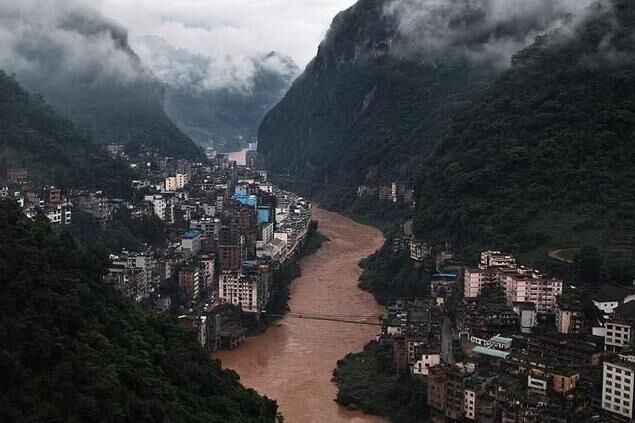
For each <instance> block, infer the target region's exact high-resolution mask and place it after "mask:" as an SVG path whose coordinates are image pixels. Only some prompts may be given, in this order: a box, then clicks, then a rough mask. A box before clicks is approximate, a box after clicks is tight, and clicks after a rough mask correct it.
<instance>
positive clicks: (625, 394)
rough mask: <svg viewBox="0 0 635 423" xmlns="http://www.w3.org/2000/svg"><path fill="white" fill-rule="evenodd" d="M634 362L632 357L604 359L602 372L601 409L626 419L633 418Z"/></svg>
mask: <svg viewBox="0 0 635 423" xmlns="http://www.w3.org/2000/svg"><path fill="white" fill-rule="evenodd" d="M634 394H635V363H633V361H632V357H620V358H612V359H608V360H606V361H604V364H603V372H602V410H605V411H608V412H610V413H613V414H617V415H619V416H622V417H626V418H627V419H632V418H633V401H634V400H635V399H634V398H633V395H634Z"/></svg>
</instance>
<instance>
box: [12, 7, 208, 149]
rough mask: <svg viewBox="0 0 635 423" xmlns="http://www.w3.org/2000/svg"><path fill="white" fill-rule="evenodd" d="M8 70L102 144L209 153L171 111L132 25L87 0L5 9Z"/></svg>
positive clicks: (27, 87)
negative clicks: (135, 42)
mask: <svg viewBox="0 0 635 423" xmlns="http://www.w3.org/2000/svg"><path fill="white" fill-rule="evenodd" d="M0 29H3V31H2V35H1V36H0V42H1V43H2V45H3V49H2V50H1V52H0V68H4V69H5V70H6V71H8V72H10V73H12V74H15V75H16V78H17V80H18V81H19V82H20V83H21V84H22V85H23V86H24V87H25V88H26V89H27V90H29V91H31V92H37V93H41V94H42V95H43V96H44V97H45V98H46V99H47V101H48V102H50V103H51V104H52V105H53V106H55V107H57V108H58V109H60V110H61V111H62V112H64V113H65V114H67V115H68V116H69V117H70V118H71V119H73V120H74V121H75V122H76V123H78V124H80V125H81V126H83V127H84V128H86V129H88V130H89V131H90V132H91V133H92V135H93V138H94V139H95V140H96V141H98V142H100V143H124V144H128V145H129V146H130V149H131V151H134V150H135V149H138V147H140V146H141V145H142V144H145V145H147V146H151V147H156V148H158V149H159V150H160V151H161V152H163V153H166V154H171V155H179V156H184V157H198V156H200V155H201V152H200V151H199V149H198V148H197V147H196V145H195V144H194V143H193V142H192V141H191V140H190V139H189V138H188V137H187V136H185V135H184V134H183V133H182V132H181V131H180V130H179V129H178V128H177V127H176V126H175V125H174V123H173V122H172V121H171V120H170V119H169V118H168V117H167V116H166V114H165V111H164V109H163V102H164V97H165V91H164V87H163V86H162V84H161V83H160V81H159V80H158V79H157V78H156V77H155V76H154V75H152V73H151V72H150V71H148V70H147V69H146V68H145V67H144V66H143V64H142V63H141V62H140V60H139V58H138V57H137V55H136V54H135V53H134V51H133V50H132V49H131V48H130V46H129V44H128V37H127V33H126V31H125V29H123V28H121V27H120V26H119V25H118V24H116V23H115V22H112V21H110V20H108V19H107V18H105V17H103V16H102V15H101V14H99V12H97V11H96V10H95V9H92V8H91V7H89V6H87V5H83V6H82V5H81V4H80V2H60V3H59V4H57V3H56V4H52V3H46V2H44V3H43V2H39V1H33V0H28V1H25V2H18V3H12V4H8V5H6V6H3V7H2V8H1V9H0Z"/></svg>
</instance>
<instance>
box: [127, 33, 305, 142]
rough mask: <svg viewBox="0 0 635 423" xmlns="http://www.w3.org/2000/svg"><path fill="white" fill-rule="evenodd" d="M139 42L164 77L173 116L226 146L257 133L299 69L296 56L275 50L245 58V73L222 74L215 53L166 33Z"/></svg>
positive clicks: (194, 133) (196, 134) (190, 131)
mask: <svg viewBox="0 0 635 423" xmlns="http://www.w3.org/2000/svg"><path fill="white" fill-rule="evenodd" d="M135 46H137V49H138V50H139V54H140V55H141V57H142V58H143V60H144V63H146V64H147V65H148V66H149V67H150V69H151V70H152V71H153V72H154V73H155V74H156V75H157V77H159V78H160V79H161V80H162V81H163V82H164V83H165V86H166V97H165V110H166V113H167V114H168V116H169V117H170V118H171V119H172V120H173V121H174V122H175V123H176V124H177V125H178V127H179V128H180V129H181V130H182V131H183V132H184V133H185V134H187V135H188V136H189V137H191V138H192V139H193V140H194V141H196V142H197V143H198V144H200V145H203V146H205V145H209V142H210V141H211V140H213V142H214V146H215V147H216V148H217V149H218V150H221V151H236V150H239V149H241V148H244V147H246V146H247V143H248V142H250V141H251V140H253V139H255V138H256V136H257V132H258V125H260V122H261V121H262V119H263V117H264V116H265V114H266V113H267V112H268V111H269V110H270V109H271V108H272V107H273V106H274V105H275V104H276V103H277V102H278V101H280V99H281V98H282V96H283V95H284V93H285V92H286V90H287V89H288V88H289V86H290V85H291V82H292V80H293V78H294V77H295V76H296V75H297V74H298V73H299V70H298V68H297V66H296V65H295V63H294V62H293V60H292V59H291V58H289V57H286V56H283V55H281V54H278V53H275V52H271V53H269V54H265V55H261V56H258V57H254V58H245V63H243V65H244V67H245V69H244V70H242V72H243V73H244V74H242V73H240V74H237V75H218V74H216V72H222V69H217V68H218V67H221V65H219V64H217V60H216V59H214V58H212V57H207V56H203V55H200V54H195V53H193V52H190V51H188V50H185V49H180V48H175V47H173V46H172V45H170V44H168V43H167V42H166V41H165V40H163V39H161V38H158V37H144V38H142V39H141V40H139V41H138V42H137V43H135ZM237 73H239V72H238V71H237ZM223 78H224V80H223Z"/></svg>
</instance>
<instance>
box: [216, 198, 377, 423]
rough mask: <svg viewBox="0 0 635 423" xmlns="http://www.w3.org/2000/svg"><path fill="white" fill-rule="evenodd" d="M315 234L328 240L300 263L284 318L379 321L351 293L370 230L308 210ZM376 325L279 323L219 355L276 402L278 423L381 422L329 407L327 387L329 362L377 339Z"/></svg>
mask: <svg viewBox="0 0 635 423" xmlns="http://www.w3.org/2000/svg"><path fill="white" fill-rule="evenodd" d="M313 214H314V218H315V219H317V220H318V221H319V223H320V224H319V231H320V232H321V233H322V234H324V235H326V236H327V237H328V238H329V239H330V241H329V242H326V243H324V244H323V245H322V248H321V249H320V250H319V251H317V252H316V253H315V254H313V255H311V256H309V257H306V258H304V259H303V260H302V262H301V267H302V276H301V277H300V278H298V279H296V280H295V281H294V282H293V284H292V286H291V299H290V300H289V307H290V308H291V312H292V313H306V314H321V315H333V316H379V315H381V314H382V312H383V309H382V307H380V306H379V305H378V304H377V303H376V302H375V300H374V299H373V297H372V296H371V295H370V294H368V293H366V292H363V291H361V290H360V289H359V288H357V283H358V281H357V280H358V278H359V275H360V269H359V267H358V266H357V263H358V262H359V260H360V259H361V258H363V257H366V256H368V255H370V254H372V253H373V252H375V251H376V250H377V249H379V247H381V245H382V242H383V236H382V234H381V232H380V231H379V230H377V229H375V228H372V227H369V226H364V225H361V224H358V223H356V222H354V221H352V220H350V219H348V218H346V217H344V216H341V215H339V214H336V213H331V212H328V211H325V210H321V209H318V208H314V210H313ZM378 329H379V328H378V327H377V326H366V325H358V324H351V323H342V322H330V321H320V320H306V319H299V318H297V317H285V318H283V319H282V320H280V322H279V323H278V324H276V325H275V326H273V327H271V328H269V329H268V330H267V332H265V333H264V334H263V335H260V336H256V337H251V338H248V339H247V340H246V341H245V343H244V344H242V345H241V346H239V347H238V348H236V349H235V350H232V351H220V352H218V353H217V354H215V355H216V357H218V358H220V359H221V361H222V363H223V366H225V367H228V368H231V369H234V370H235V371H236V372H237V373H238V374H239V375H240V377H241V380H242V383H243V384H244V385H246V386H248V387H251V388H254V389H256V390H257V391H258V392H260V393H261V394H264V395H267V396H268V397H269V398H273V399H275V400H276V401H278V404H279V406H280V411H281V412H282V414H283V416H284V418H285V422H288V423H309V422H313V423H337V422H354V423H362V422H382V421H383V420H382V419H379V418H376V417H371V416H367V415H364V414H362V413H359V412H352V411H349V410H346V409H345V408H343V407H340V406H339V405H338V404H337V403H336V402H335V401H334V398H335V396H336V387H335V385H334V384H333V383H332V382H331V377H332V371H333V368H334V367H335V366H336V362H337V360H339V359H340V358H342V357H344V356H345V355H346V354H347V353H349V352H356V351H360V350H361V349H362V348H363V346H364V345H365V344H366V343H367V342H368V341H369V340H370V339H371V338H373V337H374V336H375V335H376V334H377V333H378Z"/></svg>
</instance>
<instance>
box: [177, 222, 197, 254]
mask: <svg viewBox="0 0 635 423" xmlns="http://www.w3.org/2000/svg"><path fill="white" fill-rule="evenodd" d="M181 249H182V250H183V251H186V252H188V253H189V254H190V255H191V256H195V255H197V254H198V252H199V251H201V232H199V231H197V230H196V229H190V230H189V231H187V232H185V233H184V234H183V236H182V237H181Z"/></svg>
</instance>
